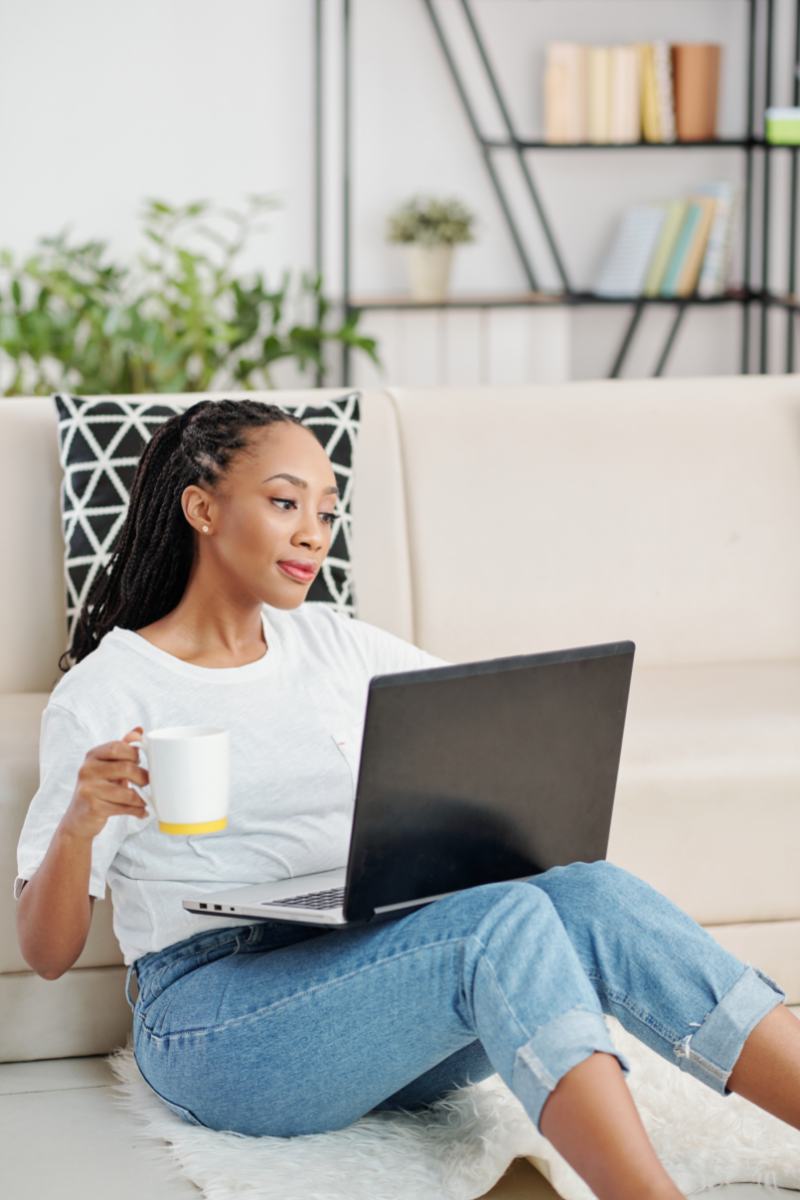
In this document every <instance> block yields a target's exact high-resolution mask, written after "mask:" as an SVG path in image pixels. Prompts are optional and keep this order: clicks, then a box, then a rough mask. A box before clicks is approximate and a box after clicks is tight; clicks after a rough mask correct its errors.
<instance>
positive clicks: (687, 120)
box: [672, 43, 720, 142]
mask: <svg viewBox="0 0 800 1200" xmlns="http://www.w3.org/2000/svg"><path fill="white" fill-rule="evenodd" d="M719 61H720V47H719V46H703V45H694V44H692V43H684V44H682V45H677V46H673V47H672V78H673V81H674V92H675V126H676V129H677V133H678V140H679V141H681V142H708V141H711V140H712V139H713V138H715V137H716V136H717V96H718V92H719Z"/></svg>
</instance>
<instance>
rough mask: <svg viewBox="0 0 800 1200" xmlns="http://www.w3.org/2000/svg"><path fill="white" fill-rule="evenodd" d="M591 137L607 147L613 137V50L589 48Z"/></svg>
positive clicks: (591, 140) (589, 138)
mask: <svg viewBox="0 0 800 1200" xmlns="http://www.w3.org/2000/svg"><path fill="white" fill-rule="evenodd" d="M588 74H589V130H588V132H589V137H588V140H589V141H590V142H594V143H595V144H596V145H605V144H606V143H607V142H608V141H609V140H610V135H611V50H610V49H609V47H608V46H590V47H589V72H588Z"/></svg>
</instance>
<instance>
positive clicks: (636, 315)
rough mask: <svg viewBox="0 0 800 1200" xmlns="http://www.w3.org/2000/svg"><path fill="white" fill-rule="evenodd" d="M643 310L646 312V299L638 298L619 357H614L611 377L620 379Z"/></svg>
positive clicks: (618, 353) (609, 375)
mask: <svg viewBox="0 0 800 1200" xmlns="http://www.w3.org/2000/svg"><path fill="white" fill-rule="evenodd" d="M643 312H644V301H643V300H637V301H636V303H635V304H634V308H633V312H632V314H631V319H630V321H629V322H628V328H627V329H626V330H625V335H624V337H623V339H622V345H621V346H620V348H619V351H618V352H617V357H616V358H615V359H614V365H613V367H612V368H611V370H610V371H609V374H608V378H609V379H619V377H620V375H621V373H622V368H623V367H624V366H625V359H626V358H627V357H628V351H629V350H630V348H631V342H632V341H633V338H634V335H635V333H636V330H637V329H638V327H639V322H640V321H641V319H642V313H643Z"/></svg>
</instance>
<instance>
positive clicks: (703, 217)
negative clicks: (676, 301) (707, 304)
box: [675, 195, 717, 296]
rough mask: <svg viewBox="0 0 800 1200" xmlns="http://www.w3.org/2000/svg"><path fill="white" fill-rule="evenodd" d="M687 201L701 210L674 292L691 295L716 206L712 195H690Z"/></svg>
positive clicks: (695, 285) (701, 262)
mask: <svg viewBox="0 0 800 1200" xmlns="http://www.w3.org/2000/svg"><path fill="white" fill-rule="evenodd" d="M689 203H690V204H697V205H698V206H699V207H700V210H701V211H700V216H699V218H698V220H697V223H696V225H695V229H694V234H693V236H692V240H691V241H690V242H689V245H688V247H687V249H686V257H685V258H684V261H683V266H682V267H681V273H680V276H679V278H678V282H677V284H676V288H675V292H676V295H678V296H691V294H692V293H693V292H694V290H695V288H696V287H697V281H698V279H699V277H700V268H701V266H702V265H703V258H704V256H705V252H706V246H707V244H708V235H709V233H710V232H711V225H712V222H713V220H714V213H715V211H716V207H717V202H716V200H715V199H714V197H713V196H699V195H697V196H690V197H689Z"/></svg>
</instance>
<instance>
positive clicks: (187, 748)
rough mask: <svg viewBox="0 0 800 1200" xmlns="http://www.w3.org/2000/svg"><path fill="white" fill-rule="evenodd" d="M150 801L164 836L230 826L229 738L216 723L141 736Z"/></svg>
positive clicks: (181, 727)
mask: <svg viewBox="0 0 800 1200" xmlns="http://www.w3.org/2000/svg"><path fill="white" fill-rule="evenodd" d="M141 747H142V749H143V750H144V753H145V754H146V756H147V764H146V765H147V769H148V771H149V773H150V800H151V802H152V805H153V808H154V809H155V811H156V816H157V817H158V828H159V829H160V830H161V832H162V833H176V834H184V835H185V834H188V833H214V832H216V831H217V830H218V829H224V828H225V826H226V825H227V824H228V804H229V800H230V734H229V732H228V730H227V729H217V728H215V727H214V726H212V725H180V726H176V727H175V728H173V729H154V730H153V731H152V732H151V733H146V734H145V735H144V737H143V738H142V742H141Z"/></svg>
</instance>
